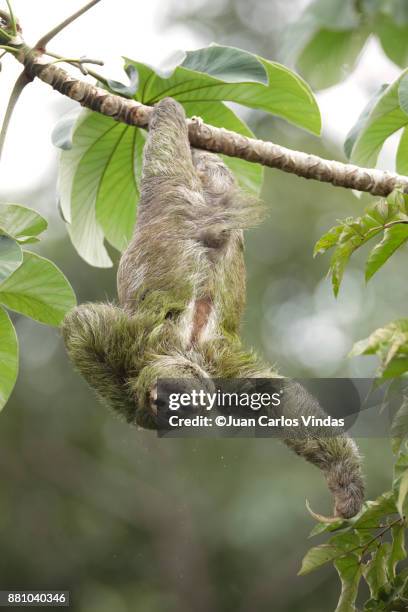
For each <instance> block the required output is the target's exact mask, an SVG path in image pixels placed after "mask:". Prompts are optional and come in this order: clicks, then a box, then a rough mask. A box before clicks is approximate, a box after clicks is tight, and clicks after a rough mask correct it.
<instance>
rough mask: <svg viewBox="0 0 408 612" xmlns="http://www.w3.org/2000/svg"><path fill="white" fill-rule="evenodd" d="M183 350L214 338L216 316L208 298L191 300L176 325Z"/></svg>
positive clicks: (212, 304) (211, 301) (212, 303)
mask: <svg viewBox="0 0 408 612" xmlns="http://www.w3.org/2000/svg"><path fill="white" fill-rule="evenodd" d="M178 328H179V333H180V337H181V340H182V344H183V345H184V348H185V349H191V348H193V347H194V346H198V345H199V344H201V343H202V342H204V341H207V340H210V339H211V338H213V337H215V336H216V330H217V316H216V309H215V306H214V302H213V300H212V299H211V297H209V296H204V297H200V298H193V299H192V300H191V302H190V303H189V304H188V306H187V308H186V310H185V312H184V313H183V315H182V317H181V319H180V320H179V323H178Z"/></svg>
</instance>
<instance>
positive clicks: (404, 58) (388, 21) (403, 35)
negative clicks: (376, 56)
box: [375, 0, 408, 68]
mask: <svg viewBox="0 0 408 612" xmlns="http://www.w3.org/2000/svg"><path fill="white" fill-rule="evenodd" d="M404 1H405V0H404ZM375 31H376V33H377V34H378V38H379V39H380V42H381V46H382V48H383V50H384V52H385V53H386V54H387V55H388V57H389V58H390V60H392V61H393V62H394V63H395V64H397V65H398V66H400V68H406V66H407V64H408V26H407V25H402V24H401V25H400V24H397V23H396V22H395V21H394V19H393V18H392V17H391V16H388V15H384V14H381V15H379V17H378V19H377V21H376V25H375Z"/></svg>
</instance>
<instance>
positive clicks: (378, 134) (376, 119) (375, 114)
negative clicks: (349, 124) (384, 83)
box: [351, 71, 408, 167]
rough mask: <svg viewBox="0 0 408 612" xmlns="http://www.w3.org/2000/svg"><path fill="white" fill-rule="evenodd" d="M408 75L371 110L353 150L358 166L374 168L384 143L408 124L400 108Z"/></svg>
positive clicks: (353, 159)
mask: <svg viewBox="0 0 408 612" xmlns="http://www.w3.org/2000/svg"><path fill="white" fill-rule="evenodd" d="M406 74H407V71H404V72H403V73H402V75H401V76H400V77H399V78H398V79H397V80H396V81H395V82H394V83H392V84H391V85H389V86H388V87H387V88H386V89H385V91H384V92H383V93H382V95H381V96H380V97H379V98H378V100H377V102H376V104H375V106H374V107H373V108H372V109H371V111H370V113H369V115H368V117H367V119H366V121H365V125H364V127H363V128H362V129H361V131H360V133H359V135H358V137H357V139H356V141H355V143H354V146H353V149H352V151H351V159H352V161H353V162H355V163H357V164H361V165H364V166H369V167H373V166H375V164H376V162H377V158H378V155H379V153H380V151H381V148H382V146H383V144H384V142H385V141H386V140H387V138H388V137H389V136H391V135H392V134H394V132H396V131H397V130H399V129H400V128H402V127H404V126H405V125H407V124H408V115H407V114H406V113H405V112H404V110H403V109H402V108H401V106H400V98H399V89H400V84H401V82H402V80H403V78H404V76H405V75H406Z"/></svg>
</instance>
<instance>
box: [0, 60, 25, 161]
mask: <svg viewBox="0 0 408 612" xmlns="http://www.w3.org/2000/svg"><path fill="white" fill-rule="evenodd" d="M31 81H32V79H31V78H30V77H29V76H27V74H26V71H25V70H24V71H23V72H22V73H21V74H20V76H19V77H18V79H17V81H16V82H15V84H14V87H13V91H12V92H11V95H10V99H9V101H8V104H7V109H6V113H5V115H4V120H3V125H2V126H1V131H0V159H1V154H2V151H3V147H4V142H5V140H6V136H7V129H8V126H9V123H10V119H11V116H12V114H13V110H14V108H15V106H16V104H17V102H18V99H19V97H20V95H21V92H22V91H23V89H24V87H25V86H26V85H28V83H30V82H31Z"/></svg>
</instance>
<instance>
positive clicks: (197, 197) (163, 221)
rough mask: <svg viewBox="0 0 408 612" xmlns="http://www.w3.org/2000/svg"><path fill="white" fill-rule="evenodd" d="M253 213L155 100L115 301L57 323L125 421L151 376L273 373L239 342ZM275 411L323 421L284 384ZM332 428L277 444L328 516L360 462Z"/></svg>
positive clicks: (168, 108) (169, 108)
mask: <svg viewBox="0 0 408 612" xmlns="http://www.w3.org/2000/svg"><path fill="white" fill-rule="evenodd" d="M256 216H257V206H256V203H254V202H253V201H252V200H251V199H250V198H248V196H247V195H245V194H243V193H242V192H240V190H239V189H238V187H237V184H236V182H235V179H234V177H233V175H232V174H231V172H230V170H229V169H228V168H227V166H226V165H225V164H224V163H223V161H222V160H221V159H220V158H219V157H218V156H217V155H214V154H212V153H208V152H205V151H200V150H195V149H191V148H190V144H189V140H188V133H187V126H186V120H185V115H184V111H183V109H182V107H181V106H180V105H179V104H178V103H177V102H175V101H174V100H172V99H170V98H166V99H164V100H161V101H160V102H159V103H158V104H157V105H156V106H155V107H154V111H153V114H152V118H151V121H150V125H149V134H148V138H147V143H146V145H145V150H144V162H143V172H142V180H141V198H140V203H139V212H138V219H137V223H136V228H135V231H134V235H133V238H132V240H131V242H130V244H129V246H128V248H127V250H126V251H125V252H124V254H123V256H122V258H121V261H120V265H119V271H118V298H119V305H118V306H116V305H112V304H103V303H101V304H83V305H81V306H79V307H78V308H76V309H74V310H73V311H72V312H71V313H69V314H68V316H67V317H66V318H65V321H64V324H63V334H64V339H65V344H66V347H67V350H68V353H69V356H70V358H71V360H72V362H73V363H74V365H75V366H76V368H77V369H78V370H79V372H80V373H81V374H82V375H83V376H84V378H85V379H86V380H87V382H88V383H89V385H90V386H91V387H93V388H94V389H95V391H96V392H97V394H98V396H99V397H100V398H101V399H102V400H103V401H104V402H105V403H107V404H109V405H110V406H111V407H113V408H114V409H115V410H116V411H117V412H119V413H120V414H122V415H123V416H124V417H125V418H126V419H127V421H128V422H130V423H135V424H138V425H141V426H143V427H150V428H154V427H155V426H156V404H155V392H156V384H157V379H158V378H166V379H172V378H174V379H188V378H191V379H195V380H198V381H200V380H205V379H209V378H223V379H228V378H237V379H239V378H276V377H277V374H276V372H274V371H273V370H272V368H270V367H268V366H267V365H265V364H264V363H262V362H261V361H260V360H259V359H258V358H257V357H256V356H255V355H254V354H253V353H252V352H247V351H245V350H244V349H243V348H242V345H241V341H240V338H239V327H240V319H241V315H242V311H243V308H244V302H245V267H244V259H243V229H244V228H246V227H248V226H249V225H251V224H253V222H254V219H255V217H256ZM280 411H281V412H282V413H283V415H284V416H286V417H289V418H299V417H300V416H301V415H304V416H308V415H313V416H316V417H325V416H326V414H325V413H324V411H323V410H322V408H321V407H320V406H319V404H318V402H317V401H316V400H315V399H314V398H313V397H312V396H311V395H309V394H308V392H307V391H306V390H305V389H304V388H303V387H302V386H301V385H299V384H298V383H296V382H291V381H286V382H285V392H284V394H283V399H282V403H281V406H280ZM336 433H338V435H335V436H327V435H325V436H323V435H322V436H319V435H316V434H313V433H310V432H309V431H307V430H306V428H304V430H303V431H302V435H299V434H297V435H296V436H294V435H291V434H290V433H289V431H285V430H284V431H283V434H284V442H285V443H286V444H287V445H288V446H289V447H290V448H292V449H293V450H294V451H295V452H296V453H297V454H298V455H301V456H302V457H304V458H305V459H306V460H307V461H310V462H311V463H313V464H314V465H316V466H318V467H319V468H320V469H321V470H322V471H323V472H324V474H325V476H326V479H327V483H328V486H329V488H330V490H331V492H332V493H333V496H334V501H335V505H334V513H335V515H336V516H340V517H344V518H348V517H351V516H353V515H355V514H356V513H357V512H358V511H359V509H360V507H361V504H362V500H363V480H362V476H361V459H360V455H359V452H358V449H357V447H356V445H355V443H354V442H353V440H352V439H351V438H350V437H348V436H347V435H346V434H345V433H343V432H341V431H339V432H336ZM286 434H287V435H286Z"/></svg>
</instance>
